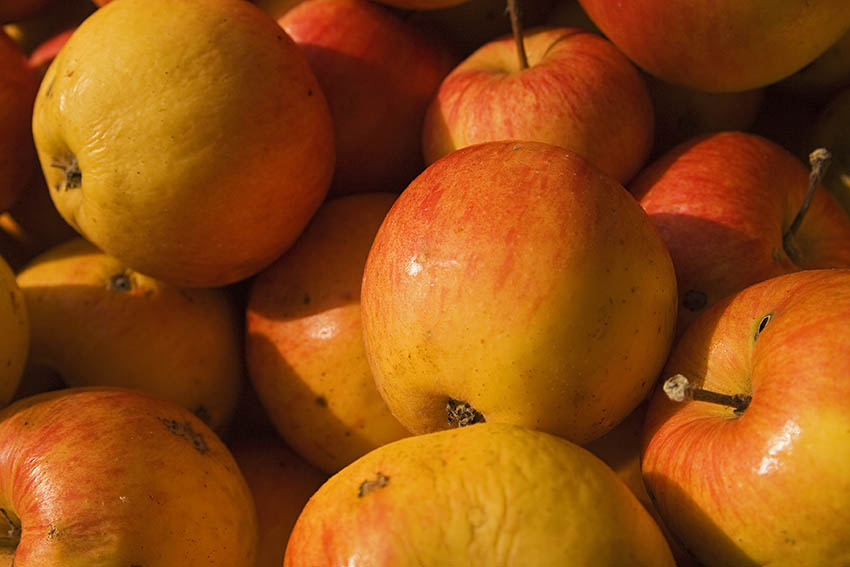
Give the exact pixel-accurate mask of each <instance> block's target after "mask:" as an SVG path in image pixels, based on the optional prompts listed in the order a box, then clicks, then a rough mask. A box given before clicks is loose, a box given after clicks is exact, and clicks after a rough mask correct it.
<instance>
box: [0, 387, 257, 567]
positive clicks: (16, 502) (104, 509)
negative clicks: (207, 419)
mask: <svg viewBox="0 0 850 567" xmlns="http://www.w3.org/2000/svg"><path fill="white" fill-rule="evenodd" d="M0 509H2V514H3V515H4V516H5V517H6V518H7V519H8V520H9V523H10V524H11V525H12V526H13V527H14V529H13V530H12V531H11V532H10V533H9V535H8V537H7V538H6V541H5V543H6V544H7V547H13V548H14V565H15V566H16V567H114V566H118V565H122V566H123V565H127V566H130V565H143V566H144V567H173V566H175V565H181V566H184V567H195V566H197V567H200V566H201V565H203V566H204V567H213V566H216V565H218V566H221V567H225V566H226V567H233V566H235V565H245V566H247V565H253V564H254V563H253V562H254V560H255V556H256V551H257V519H256V512H255V509H254V502H253V499H252V497H251V493H250V491H249V489H248V487H247V485H246V483H245V479H244V478H243V476H242V474H241V472H240V471H239V468H238V467H237V465H236V462H235V461H234V460H233V456H232V455H231V453H230V451H229V450H228V449H227V447H226V446H225V445H224V444H223V443H222V442H221V440H220V439H219V438H218V437H217V436H216V435H215V434H214V433H213V432H212V431H211V430H210V429H209V428H208V427H207V426H206V425H205V424H204V423H203V422H202V421H201V420H199V419H198V418H197V417H196V416H194V415H193V414H192V413H191V412H189V411H187V410H186V409H184V408H182V407H180V406H178V405H176V404H173V403H172V402H169V401H166V400H163V399H161V398H155V397H151V396H148V395H146V394H143V393H141V392H136V391H130V390H121V389H67V390H60V391H58V392H51V393H47V394H40V395H37V396H33V397H30V398H26V399H23V400H20V401H18V402H15V403H14V404H12V405H11V406H8V407H7V408H5V409H4V410H3V411H2V413H0ZM10 540H11V541H10ZM10 544H11V545H10Z"/></svg>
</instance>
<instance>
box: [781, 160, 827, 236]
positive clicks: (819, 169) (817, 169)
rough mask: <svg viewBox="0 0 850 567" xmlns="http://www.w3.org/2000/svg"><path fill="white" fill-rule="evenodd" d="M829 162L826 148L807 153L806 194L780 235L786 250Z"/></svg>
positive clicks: (801, 221)
mask: <svg viewBox="0 0 850 567" xmlns="http://www.w3.org/2000/svg"><path fill="white" fill-rule="evenodd" d="M831 162H832V154H831V153H830V151H829V150H828V149H826V148H818V149H816V150H815V151H813V152H812V153H810V154H809V165H810V167H811V170H810V172H809V188H808V190H807V191H806V196H805V197H804V198H803V204H802V205H800V209H799V210H798V211H797V215H796V216H795V217H794V220H792V221H791V224H790V225H789V226H788V230H786V231H785V234H783V235H782V246H783V247H784V248H785V250H786V252H787V251H789V250H791V249H792V248H791V239H792V238H793V237H794V234H796V232H797V230H798V229H799V228H800V225H801V224H802V223H803V217H804V216H805V215H806V212H807V211H808V210H809V205H810V204H811V202H812V196H813V195H814V194H815V189H817V188H818V186H820V184H821V182H822V181H823V177H824V175H826V170H827V169H828V168H829V164H830V163H831Z"/></svg>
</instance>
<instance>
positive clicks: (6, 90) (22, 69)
mask: <svg viewBox="0 0 850 567" xmlns="http://www.w3.org/2000/svg"><path fill="white" fill-rule="evenodd" d="M37 88H38V83H37V82H36V80H35V77H34V76H33V74H32V73H31V72H30V69H29V66H28V65H27V56H26V54H25V53H24V52H23V50H21V48H20V47H18V46H17V45H16V44H15V42H14V41H12V39H11V38H10V37H9V36H8V35H7V34H6V33H5V32H4V31H2V30H0V213H2V212H3V211H5V210H7V209H8V208H9V207H10V206H11V205H12V204H13V203H14V202H15V200H16V199H17V198H18V195H20V193H21V191H22V190H23V188H24V186H25V185H26V184H27V183H29V180H30V176H31V175H32V174H33V168H32V167H31V166H30V164H31V163H33V162H34V160H35V149H34V148H33V142H32V134H31V133H30V120H31V117H32V108H33V101H34V100H35V93H36V89H37Z"/></svg>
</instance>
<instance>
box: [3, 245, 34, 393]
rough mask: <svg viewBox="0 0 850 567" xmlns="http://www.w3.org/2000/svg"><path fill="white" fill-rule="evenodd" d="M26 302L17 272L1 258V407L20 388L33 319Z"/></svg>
mask: <svg viewBox="0 0 850 567" xmlns="http://www.w3.org/2000/svg"><path fill="white" fill-rule="evenodd" d="M25 301H26V299H25V298H24V294H23V292H22V291H21V288H20V287H19V286H18V283H17V282H16V281H15V273H14V272H13V271H12V269H11V268H10V267H9V264H8V263H6V260H4V259H3V256H0V337H3V340H0V407H2V406H5V405H6V404H8V403H9V402H10V401H11V399H12V396H13V395H14V394H15V390H17V389H18V384H19V383H20V381H21V374H22V373H23V371H24V365H25V364H26V360H27V352H28V351H29V344H30V320H29V316H28V315H27V307H26V303H25Z"/></svg>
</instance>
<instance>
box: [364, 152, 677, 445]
mask: <svg viewBox="0 0 850 567" xmlns="http://www.w3.org/2000/svg"><path fill="white" fill-rule="evenodd" d="M361 312H362V317H363V336H364V341H365V343H366V352H367V355H368V356H369V361H370V365H371V367H372V371H373V374H374V376H375V381H376V383H377V384H378V389H379V391H380V392H381V394H382V396H383V397H384V399H385V400H386V401H387V404H388V405H389V407H390V410H391V411H392V412H393V414H394V415H395V416H396V417H397V418H398V419H399V421H401V423H402V424H403V425H405V426H406V427H407V428H408V429H409V430H410V431H411V432H413V433H424V432H428V431H435V430H438V429H446V428H449V427H451V426H453V425H457V424H463V423H465V422H468V421H480V420H485V421H488V422H489V421H493V422H504V423H513V424H516V425H522V426H525V427H530V428H534V429H540V430H543V431H548V432H550V433H555V434H558V435H562V436H564V437H566V438H568V439H570V440H574V441H576V442H580V443H584V442H587V441H590V440H592V439H594V438H596V437H599V436H601V435H602V434H604V433H605V432H607V431H608V430H610V429H611V428H612V427H613V426H614V425H616V424H617V423H619V422H620V421H621V420H622V419H623V418H625V417H626V415H628V414H629V412H631V411H632V410H633V409H634V408H635V407H636V406H637V405H638V404H639V403H640V401H641V400H642V399H643V398H644V397H645V396H646V394H647V393H648V391H649V389H650V387H651V385H652V383H653V382H654V381H655V378H656V376H657V374H658V371H659V370H660V369H661V367H662V366H663V364H664V361H665V360H666V357H667V352H668V349H669V348H670V343H671V341H672V337H673V327H674V324H675V318H676V284H675V274H674V273H673V266H672V264H671V262H670V257H669V254H668V252H667V249H666V247H665V246H664V244H663V242H662V241H661V239H660V237H659V235H658V233H657V232H656V230H655V228H654V227H653V226H652V224H651V223H650V221H649V218H648V217H647V216H646V214H645V213H644V211H643V210H642V209H641V208H640V206H639V205H638V203H637V202H636V201H635V200H634V198H633V197H632V196H631V195H629V193H628V192H627V191H626V190H625V189H624V188H623V186H622V185H620V184H618V183H617V182H616V181H614V180H613V179H611V178H610V177H608V176H607V175H605V174H603V173H602V172H601V171H599V169H598V168H596V167H594V166H593V165H592V164H590V162H588V161H586V160H584V159H582V158H580V157H579V156H578V155H576V154H575V153H571V152H569V151H567V150H564V149H563V148H559V147H556V146H553V145H550V144H544V143H541V142H512V141H502V142H488V143H483V144H478V145H474V146H469V147H467V148H463V149H460V150H456V151H455V152H452V153H451V154H449V155H448V156H446V157H444V158H442V159H440V160H438V161H437V162H435V163H434V164H432V165H431V166H429V167H428V168H427V169H426V170H425V171H424V172H423V173H422V174H421V175H420V176H419V177H417V178H416V180H415V181H414V182H413V183H411V184H410V185H409V186H408V187H407V189H405V190H404V192H403V193H402V194H401V195H400V196H399V198H398V200H397V201H396V202H395V204H394V205H393V207H392V209H391V210H390V212H389V213H388V214H387V217H386V219H384V222H383V224H382V225H381V228H380V229H379V230H378V234H377V236H376V237H375V241H374V242H373V244H372V248H371V250H370V252H369V257H368V259H367V262H366V268H365V271H364V274H363V288H362V295H361Z"/></svg>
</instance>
